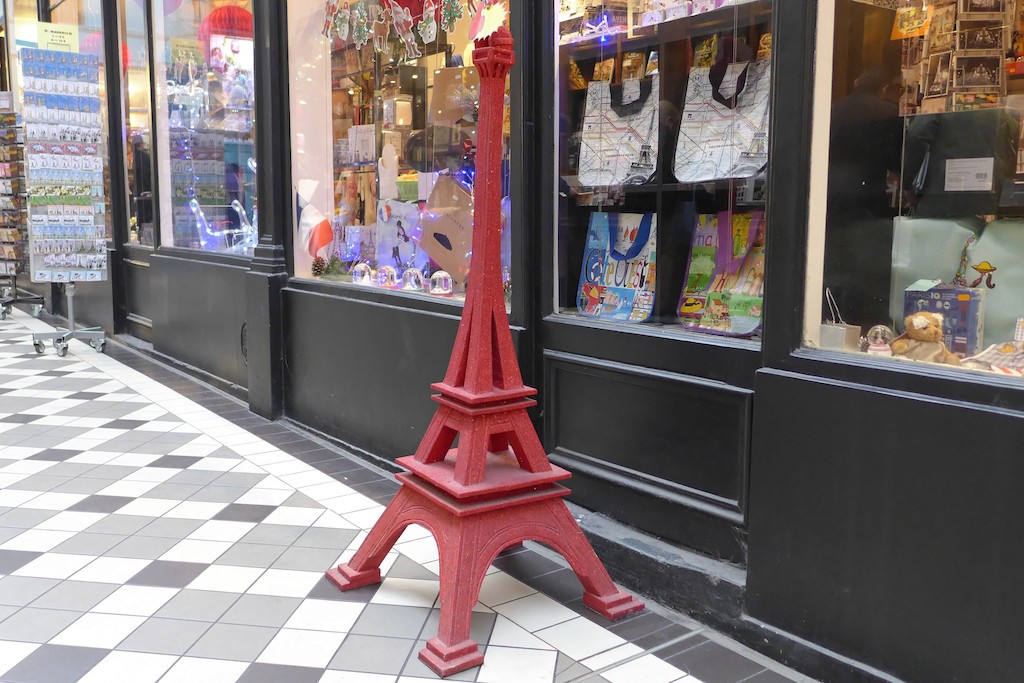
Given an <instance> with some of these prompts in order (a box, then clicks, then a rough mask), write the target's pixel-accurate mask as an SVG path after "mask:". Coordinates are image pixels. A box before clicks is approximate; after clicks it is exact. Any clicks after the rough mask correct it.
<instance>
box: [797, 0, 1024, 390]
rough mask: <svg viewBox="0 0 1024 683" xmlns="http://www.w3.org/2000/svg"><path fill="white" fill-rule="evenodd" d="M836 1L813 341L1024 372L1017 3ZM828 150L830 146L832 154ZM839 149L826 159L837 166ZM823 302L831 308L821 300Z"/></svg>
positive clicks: (815, 234)
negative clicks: (828, 130) (819, 304)
mask: <svg viewBox="0 0 1024 683" xmlns="http://www.w3.org/2000/svg"><path fill="white" fill-rule="evenodd" d="M893 5H894V3H892V2H881V1H879V2H854V1H852V0H835V1H834V2H827V3H826V2H823V3H822V7H823V11H825V12H827V13H828V15H831V14H832V13H833V12H834V20H835V30H834V36H832V35H829V36H825V37H819V40H822V41H825V40H827V39H829V38H831V39H832V41H831V42H832V50H831V53H832V70H831V74H829V73H828V72H827V70H826V71H825V73H824V74H820V76H819V79H820V80H821V77H823V78H824V81H825V83H824V84H822V83H819V86H818V87H819V88H820V87H825V88H828V87H829V83H828V78H829V76H831V84H830V85H831V88H830V90H831V94H832V98H831V110H830V111H828V110H826V111H819V112H817V114H816V115H817V116H818V117H819V118H821V117H827V118H828V120H829V123H830V132H829V134H828V136H827V138H826V137H825V136H824V135H822V136H821V139H822V140H826V139H827V145H825V144H821V145H818V146H817V149H816V153H815V159H814V163H815V168H816V169H819V170H824V168H825V167H826V163H827V170H828V173H827V180H826V174H824V173H821V172H814V173H813V175H814V176H815V177H818V178H821V180H820V183H821V186H820V187H819V188H818V189H817V192H815V191H813V190H812V221H811V252H812V253H811V258H810V264H811V266H810V269H809V271H808V289H807V292H808V302H809V305H808V312H807V316H808V318H807V321H806V329H805V337H806V339H807V344H808V345H809V346H814V347H818V348H823V349H829V350H834V351H844V352H849V353H854V354H860V353H863V354H870V355H873V356H875V357H878V358H885V359H892V362H899V363H918V364H921V363H930V364H932V365H935V364H939V365H943V366H954V367H960V368H964V369H969V370H975V371H983V372H988V373H994V374H998V375H1006V376H1012V377H1018V378H1019V377H1021V376H1022V375H1024V159H1022V157H1021V156H1020V152H1021V131H1022V127H1021V116H1022V112H1024V32H1022V28H1024V25H1022V15H1021V14H1020V13H1019V11H1018V10H1019V9H1020V7H1019V5H1017V6H1016V7H1015V3H1014V2H1012V1H1011V0H952V1H941V0H937V1H935V2H924V3H922V2H920V0H915V1H914V2H899V3H895V5H896V6H895V8H894V7H893ZM826 155H827V157H826ZM826 159H827V162H826ZM819 301H820V302H821V306H820V308H819V306H818V302H819Z"/></svg>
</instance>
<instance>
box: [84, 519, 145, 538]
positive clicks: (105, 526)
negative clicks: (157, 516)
mask: <svg viewBox="0 0 1024 683" xmlns="http://www.w3.org/2000/svg"><path fill="white" fill-rule="evenodd" d="M152 521H153V518H152V517H138V516H135V515H117V514H114V515H109V516H108V517H105V518H104V519H101V520H100V521H98V522H96V523H95V524H93V525H92V526H91V527H89V531H90V532H92V533H95V534H122V535H125V536H127V535H130V534H134V533H136V532H137V531H139V529H141V528H142V527H144V526H146V525H147V524H150V523H152Z"/></svg>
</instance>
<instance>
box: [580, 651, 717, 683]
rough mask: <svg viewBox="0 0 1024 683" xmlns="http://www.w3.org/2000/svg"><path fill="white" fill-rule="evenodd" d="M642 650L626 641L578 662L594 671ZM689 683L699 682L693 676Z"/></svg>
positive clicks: (621, 660)
mask: <svg viewBox="0 0 1024 683" xmlns="http://www.w3.org/2000/svg"><path fill="white" fill-rule="evenodd" d="M643 652H644V650H643V648H641V647H638V646H636V645H634V644H633V643H626V644H625V645H619V646H618V647H616V648H612V649H611V650H608V651H606V652H602V653H601V654H597V655H594V656H593V657H587V658H586V659H584V660H583V661H582V662H580V663H581V664H583V665H584V666H585V667H587V668H588V669H591V670H594V671H596V670H597V669H603V668H605V667H607V666H611V665H612V664H618V663H619V662H623V661H625V660H627V659H629V658H630V657H636V656H637V655H639V654H643ZM689 683H700V681H698V680H697V679H696V678H695V679H693V680H692V681H690V682H689Z"/></svg>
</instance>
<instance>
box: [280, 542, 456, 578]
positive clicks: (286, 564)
mask: <svg viewBox="0 0 1024 683" xmlns="http://www.w3.org/2000/svg"><path fill="white" fill-rule="evenodd" d="M341 551H342V549H341V548H338V549H335V550H326V549H324V548H300V547H298V546H292V547H291V548H288V550H285V551H284V553H283V554H282V555H281V557H279V558H277V561H276V562H274V565H273V566H274V568H275V569H298V570H300V571H311V572H323V571H327V570H328V569H330V568H331V567H332V566H334V563H335V562H337V560H338V556H339V555H340V554H341ZM435 578H436V577H435Z"/></svg>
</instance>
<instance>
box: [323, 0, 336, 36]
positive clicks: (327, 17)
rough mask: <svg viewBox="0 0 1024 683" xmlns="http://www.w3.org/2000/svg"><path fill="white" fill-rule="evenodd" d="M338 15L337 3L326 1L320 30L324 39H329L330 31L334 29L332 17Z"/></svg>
mask: <svg viewBox="0 0 1024 683" xmlns="http://www.w3.org/2000/svg"><path fill="white" fill-rule="evenodd" d="M337 13H338V1H337V0H328V2H327V12H325V13H324V27H323V28H322V29H321V30H320V33H322V34H323V35H324V36H325V37H327V38H330V37H331V31H332V30H333V29H334V17H335V15H336V14H337Z"/></svg>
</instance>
